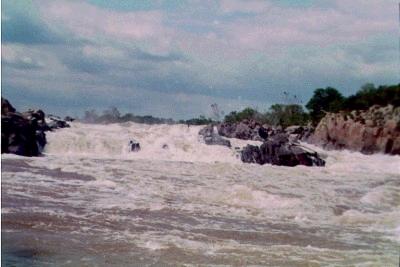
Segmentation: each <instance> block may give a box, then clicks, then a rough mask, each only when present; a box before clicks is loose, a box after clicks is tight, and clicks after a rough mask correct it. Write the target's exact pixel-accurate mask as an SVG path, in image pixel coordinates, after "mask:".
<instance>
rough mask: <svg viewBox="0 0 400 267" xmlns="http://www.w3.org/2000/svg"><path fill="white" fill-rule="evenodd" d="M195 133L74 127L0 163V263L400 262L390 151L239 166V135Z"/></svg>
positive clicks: (396, 172) (399, 186)
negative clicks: (34, 154)
mask: <svg viewBox="0 0 400 267" xmlns="http://www.w3.org/2000/svg"><path fill="white" fill-rule="evenodd" d="M199 129H200V128H199V127H193V126H191V127H187V126H186V125H172V126H171V125H155V126H149V125H143V124H133V123H126V124H112V125H89V124H80V123H73V124H72V127H71V128H69V129H62V130H58V131H56V132H52V133H48V134H47V136H48V142H49V143H48V145H47V147H46V151H45V156H44V157H38V158H25V157H18V156H13V155H2V263H3V264H4V265H5V266H113V265H114V266H232V265H233V266H249V265H251V266H397V265H398V264H399V263H398V260H399V246H400V157H398V156H386V155H373V156H366V155H362V154H359V153H351V152H347V151H341V152H339V151H330V152H327V151H323V150H319V152H320V153H322V154H323V156H324V157H325V159H326V162H327V164H326V167H322V168H319V167H304V166H298V167H294V168H291V167H277V166H270V165H264V166H259V165H254V164H243V163H241V162H240V160H239V159H238V153H237V151H236V150H235V147H239V148H240V147H243V146H244V145H245V144H246V143H247V142H246V141H241V140H231V141H232V143H233V146H232V148H231V149H230V148H227V147H221V146H207V145H205V144H203V143H202V141H201V139H200V138H199V136H198V134H197V133H198V131H199ZM130 139H135V140H137V141H139V142H140V145H141V148H142V150H141V151H140V152H136V153H131V152H128V143H129V140H130ZM314 149H317V148H314Z"/></svg>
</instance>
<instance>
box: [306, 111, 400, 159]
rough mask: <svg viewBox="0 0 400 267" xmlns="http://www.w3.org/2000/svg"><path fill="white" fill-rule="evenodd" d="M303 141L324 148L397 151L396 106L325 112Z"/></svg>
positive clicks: (399, 149)
mask: <svg viewBox="0 0 400 267" xmlns="http://www.w3.org/2000/svg"><path fill="white" fill-rule="evenodd" d="M307 142H309V143H311V144H315V145H318V146H321V147H323V148H325V149H348V150H352V151H358V152H361V153H364V154H373V153H384V154H390V155H400V107H394V106H392V105H387V106H384V107H381V106H377V105H374V106H372V107H370V108H369V109H368V110H364V111H361V110H355V111H351V112H339V113H327V114H326V115H325V117H324V118H322V119H321V121H320V122H319V124H318V126H317V127H316V128H315V131H314V133H313V134H312V135H311V136H310V137H309V138H307Z"/></svg>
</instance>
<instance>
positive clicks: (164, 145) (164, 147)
mask: <svg viewBox="0 0 400 267" xmlns="http://www.w3.org/2000/svg"><path fill="white" fill-rule="evenodd" d="M161 148H162V149H168V148H169V147H168V145H167V144H163V145H162V147H161Z"/></svg>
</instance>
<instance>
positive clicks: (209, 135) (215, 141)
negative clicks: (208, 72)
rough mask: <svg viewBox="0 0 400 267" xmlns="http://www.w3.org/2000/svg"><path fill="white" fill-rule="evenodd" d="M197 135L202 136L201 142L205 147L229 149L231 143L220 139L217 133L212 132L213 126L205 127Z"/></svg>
mask: <svg viewBox="0 0 400 267" xmlns="http://www.w3.org/2000/svg"><path fill="white" fill-rule="evenodd" d="M199 135H201V136H203V140H204V142H205V143H206V144H207V145H220V146H227V147H231V142H230V141H229V140H226V139H224V138H222V137H221V136H220V135H219V134H218V133H215V132H214V126H213V125H207V126H206V127H204V128H203V129H201V130H200V131H199Z"/></svg>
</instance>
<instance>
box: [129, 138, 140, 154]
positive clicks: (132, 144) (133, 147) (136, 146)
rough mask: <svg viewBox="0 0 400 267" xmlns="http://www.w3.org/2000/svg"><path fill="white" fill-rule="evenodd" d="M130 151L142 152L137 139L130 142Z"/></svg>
mask: <svg viewBox="0 0 400 267" xmlns="http://www.w3.org/2000/svg"><path fill="white" fill-rule="evenodd" d="M129 151H131V152H138V151H140V144H139V142H138V141H136V140H135V139H132V140H130V141H129Z"/></svg>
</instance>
